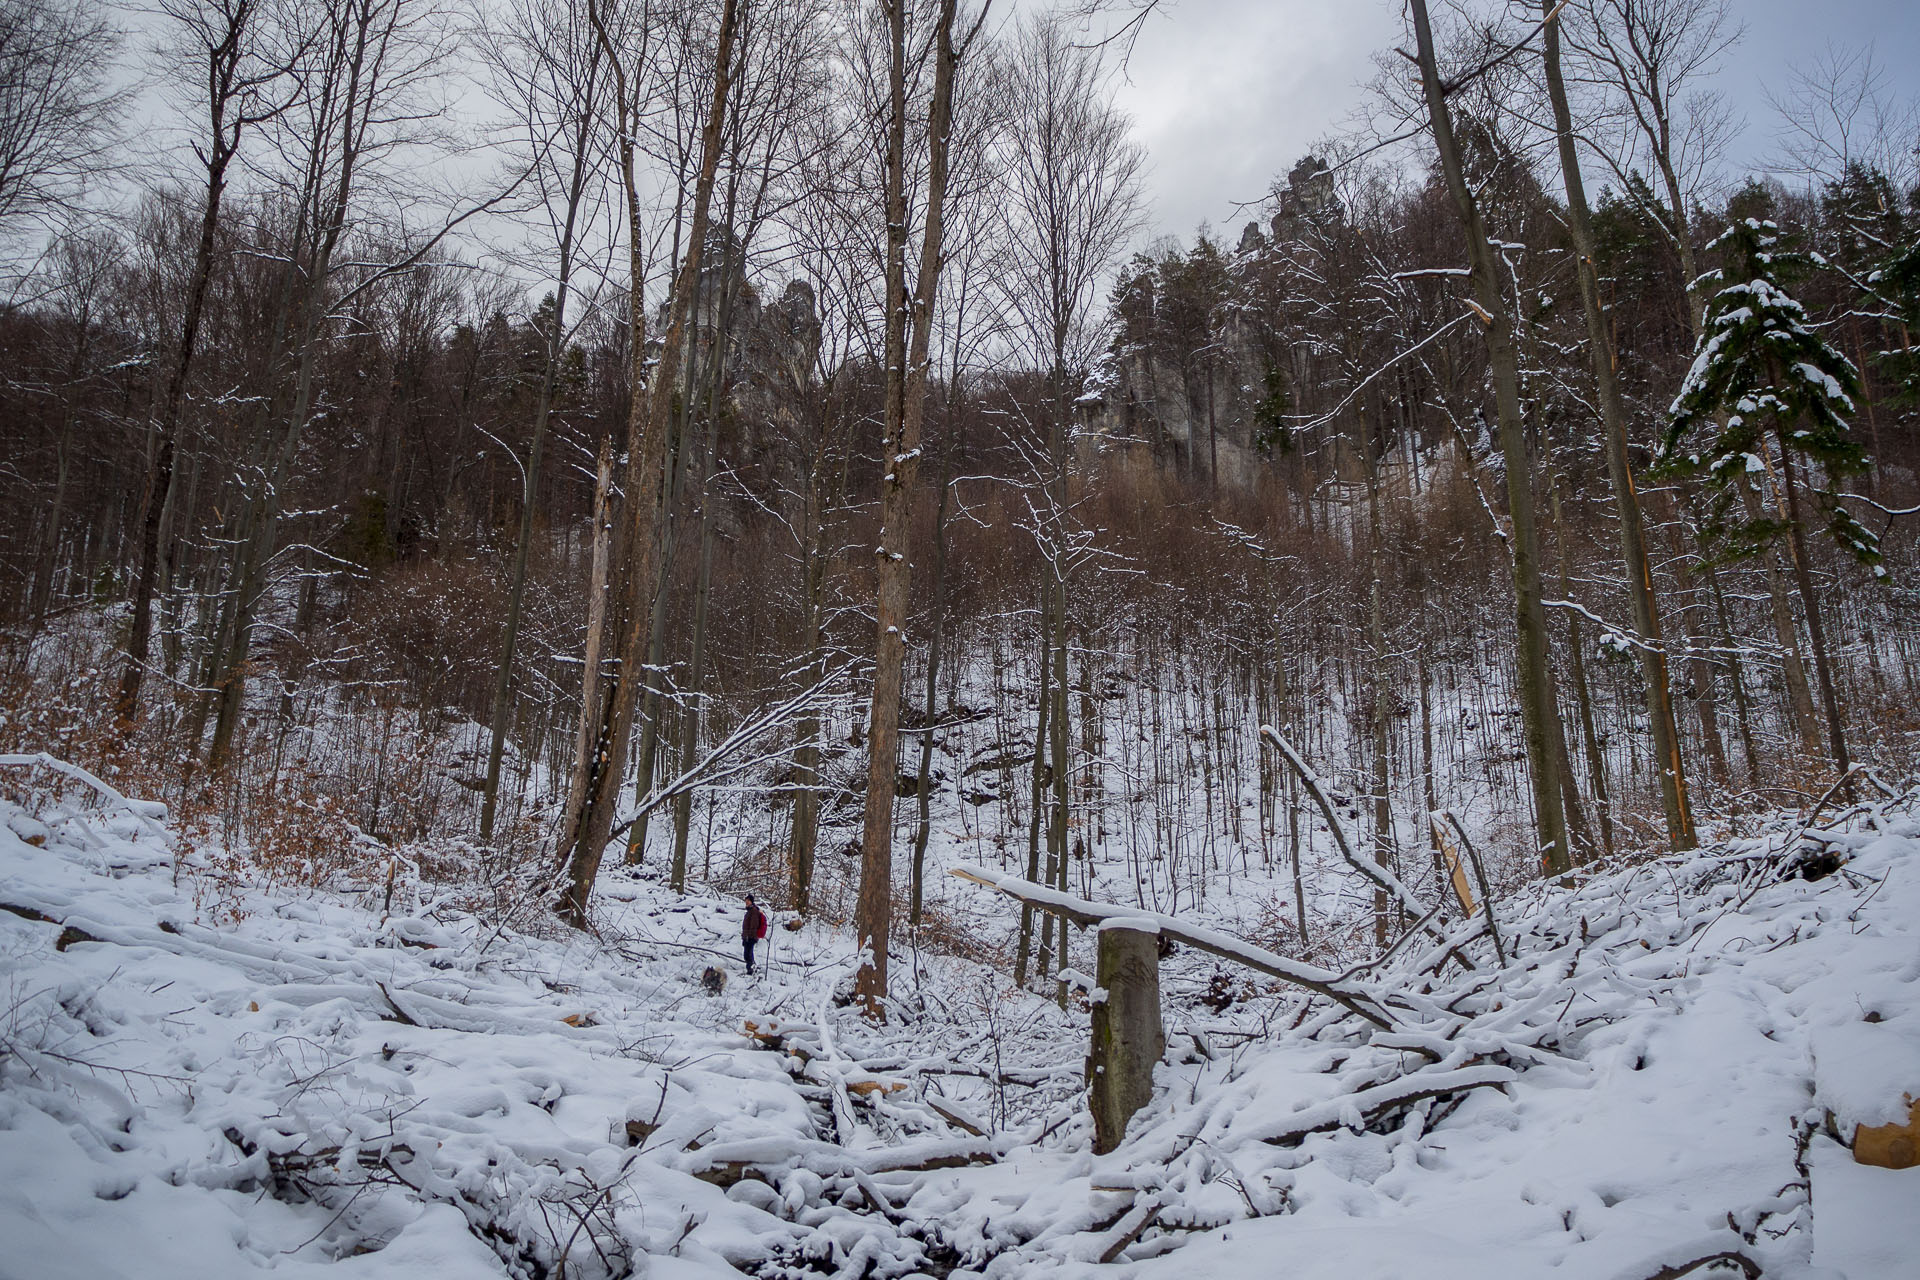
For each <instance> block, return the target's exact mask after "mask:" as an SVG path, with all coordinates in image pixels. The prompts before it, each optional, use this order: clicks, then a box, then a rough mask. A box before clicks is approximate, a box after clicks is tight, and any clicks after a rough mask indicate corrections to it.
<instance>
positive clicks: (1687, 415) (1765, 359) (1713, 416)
mask: <svg viewBox="0 0 1920 1280" xmlns="http://www.w3.org/2000/svg"><path fill="white" fill-rule="evenodd" d="M1709 248H1710V249H1714V250H1718V251H1719V252H1720V254H1721V256H1722V262H1723V265H1722V267H1721V268H1720V269H1719V270H1718V271H1715V272H1710V273H1708V281H1709V282H1710V283H1717V284H1719V285H1720V286H1721V287H1720V289H1719V290H1718V291H1717V292H1716V293H1715V294H1714V296H1713V297H1712V298H1711V299H1710V300H1709V301H1708V303H1707V314H1706V323H1705V326H1704V330H1703V333H1702V336H1701V341H1700V346H1699V349H1698V350H1697V351H1696V352H1695V353H1694V359H1693V366H1692V368H1691V369H1689V370H1688V372H1687V377H1686V381H1685V383H1684V384H1683V385H1682V386H1681V388H1680V394H1679V395H1678V396H1677V397H1675V399H1674V402H1673V408H1672V410H1671V414H1672V417H1671V421H1670V422H1669V425H1668V427H1667V433H1666V439H1665V441H1664V442H1663V444H1662V448H1661V461H1662V464H1663V465H1664V466H1666V467H1667V468H1669V469H1672V470H1676V471H1682V472H1699V473H1703V474H1704V475H1705V476H1706V479H1707V486H1708V489H1709V491H1710V492H1711V493H1712V494H1713V496H1714V501H1713V515H1714V517H1715V527H1714V532H1715V534H1716V535H1717V536H1718V537H1720V538H1721V539H1723V540H1724V542H1725V544H1726V546H1727V548H1728V550H1729V552H1730V553H1731V555H1732V556H1733V557H1736V558H1737V557H1740V556H1745V555H1751V554H1754V553H1755V552H1758V551H1759V550H1760V549H1761V548H1763V547H1765V546H1767V545H1769V544H1770V543H1772V542H1773V541H1774V540H1775V539H1776V538H1778V537H1780V536H1781V535H1782V534H1787V535H1789V536H1795V537H1797V535H1798V530H1797V529H1790V528H1789V527H1788V525H1789V524H1790V523H1792V517H1791V516H1789V519H1788V521H1786V522H1782V521H1779V520H1774V519H1769V518H1761V519H1758V520H1755V519H1751V518H1746V517H1744V516H1743V515H1742V514H1741V513H1740V512H1739V511H1738V510H1737V509H1736V502H1737V500H1738V498H1739V485H1741V484H1743V483H1745V481H1744V479H1743V477H1744V476H1745V475H1747V474H1749V473H1764V472H1765V471H1766V470H1767V464H1766V461H1765V457H1766V453H1767V447H1766V444H1765V441H1766V438H1767V437H1768V435H1772V437H1773V438H1774V440H1775V441H1776V442H1777V443H1778V445H1779V447H1780V453H1781V461H1782V466H1783V469H1785V470H1786V471H1787V476H1788V483H1789V484H1792V482H1793V481H1792V476H1793V473H1792V466H1793V463H1794V461H1795V460H1796V457H1797V458H1798V459H1799V460H1801V461H1803V462H1804V463H1806V464H1807V465H1810V466H1817V467H1818V468H1819V469H1820V470H1822V471H1824V472H1825V473H1826V476H1827V478H1828V480H1829V482H1838V481H1840V480H1841V479H1842V478H1844V477H1846V476H1849V475H1856V474H1858V473H1860V472H1862V471H1865V470H1866V469H1867V465H1868V459H1867V455H1866V452H1865V451H1864V450H1863V449H1862V448H1861V447H1860V444H1859V442H1858V441H1857V440H1855V439H1854V436H1853V431H1852V428H1851V426H1850V425H1849V423H1848V417H1849V416H1850V415H1851V414H1852V413H1853V411H1854V398H1855V397H1856V396H1858V395H1860V375H1859V373H1858V371H1857V370H1855V368H1854V367H1853V362H1852V361H1850V360H1848V359H1847V358H1846V357H1845V356H1844V355H1842V354H1840V352H1839V351H1837V350H1836V349H1835V348H1834V347H1833V346H1832V344H1830V343H1829V342H1827V340H1826V339H1825V338H1823V337H1821V336H1820V335H1819V334H1818V333H1816V332H1815V331H1814V330H1813V329H1812V327H1811V326H1810V325H1809V324H1808V322H1807V313H1806V310H1805V308H1803V307H1802V306H1801V305H1800V303H1799V302H1798V301H1796V300H1795V299H1794V297H1793V296H1792V295H1791V294H1790V293H1788V292H1787V290H1786V289H1785V287H1784V286H1783V283H1782V281H1783V279H1784V278H1785V277H1786V276H1788V275H1789V274H1790V273H1791V272H1793V271H1794V270H1796V269H1798V268H1801V267H1803V266H1804V265H1805V264H1806V261H1807V260H1806V258H1805V257H1804V255H1801V254H1798V253H1793V252H1790V251H1788V250H1785V249H1783V248H1781V246H1780V232H1779V228H1778V227H1776V226H1775V225H1774V224H1773V223H1771V222H1765V221H1761V220H1759V219H1745V220H1742V221H1739V222H1736V223H1734V224H1733V225H1732V226H1731V227H1729V228H1728V229H1727V231H1726V233H1725V234H1723V235H1722V236H1721V237H1720V238H1719V239H1718V240H1716V241H1714V243H1713V244H1712V245H1711V246H1709ZM1722 414H1724V419H1722V418H1721V415H1722ZM1703 432H1710V433H1711V434H1710V435H1709V436H1708V438H1707V439H1706V440H1705V442H1704V443H1702V444H1692V443H1690V442H1691V441H1693V440H1694V439H1695V438H1696V437H1697V436H1698V435H1700V434H1701V433H1703ZM1813 494H1814V497H1815V500H1816V502H1817V503H1818V505H1819V507H1820V509H1821V511H1822V513H1823V514H1824V515H1825V516H1826V517H1827V522H1828V528H1829V531H1830V532H1831V533H1832V535H1833V537H1834V540H1835V541H1836V542H1838V543H1839V544H1840V546H1841V547H1842V548H1843V549H1844V550H1846V551H1848V552H1849V553H1851V554H1852V555H1853V556H1854V557H1855V558H1856V559H1858V560H1860V561H1861V562H1862V563H1864V564H1868V565H1871V566H1873V568H1874V571H1875V573H1876V575H1879V574H1883V573H1884V570H1882V569H1881V568H1880V564H1879V562H1880V547H1879V539H1878V538H1877V537H1876V536H1875V535H1874V534H1873V533H1872V532H1871V531H1870V530H1868V529H1867V528H1865V527H1864V526H1863V525H1861V524H1860V522H1859V521H1858V520H1856V519H1855V518H1854V517H1853V516H1852V514H1851V513H1849V512H1848V510H1847V509H1846V507H1845V505H1844V504H1842V503H1841V502H1840V501H1839V499H1838V498H1837V497H1836V496H1835V495H1834V494H1833V493H1832V492H1831V491H1830V490H1828V489H1825V488H1815V489H1814V490H1813ZM1796 552H1797V548H1796Z"/></svg>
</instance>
